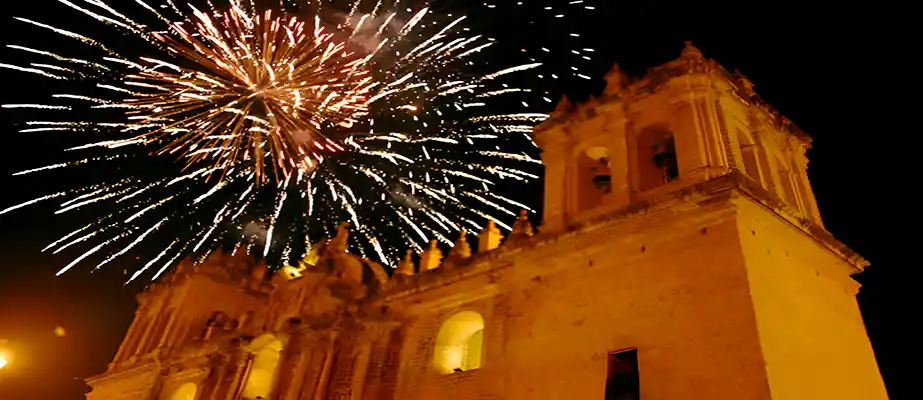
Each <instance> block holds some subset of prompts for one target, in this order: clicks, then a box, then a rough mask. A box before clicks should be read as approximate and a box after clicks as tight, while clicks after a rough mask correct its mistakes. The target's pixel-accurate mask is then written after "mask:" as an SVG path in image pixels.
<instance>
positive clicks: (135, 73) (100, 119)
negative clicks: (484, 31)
mask: <svg viewBox="0 0 923 400" xmlns="http://www.w3.org/2000/svg"><path fill="white" fill-rule="evenodd" d="M361 1H362V0H357V1H355V2H352V3H350V5H349V7H348V10H349V13H348V14H347V18H346V20H345V21H344V22H343V24H342V26H340V29H337V27H335V26H327V25H324V24H323V23H322V22H320V21H321V18H319V17H315V18H313V21H312V19H311V18H309V19H305V20H301V19H299V18H297V17H292V16H288V15H285V13H282V12H278V11H277V10H265V11H259V12H258V11H257V9H256V8H255V6H254V5H253V3H252V2H251V1H243V0H230V2H229V3H227V4H225V5H222V4H211V3H210V2H209V6H208V7H206V8H205V9H203V10H198V9H195V8H194V7H192V6H190V7H189V9H190V10H191V11H189V12H183V11H181V9H180V8H179V7H177V4H175V3H174V2H173V1H171V0H162V3H163V5H164V7H159V6H160V4H156V3H157V2H155V1H153V0H135V3H137V4H139V5H140V9H143V10H145V12H147V13H148V14H147V16H146V17H145V16H143V15H142V16H134V15H131V16H129V15H128V14H126V13H123V12H121V11H119V10H117V9H116V7H114V6H112V5H110V4H107V3H106V2H105V1H103V0H90V1H87V2H86V3H87V4H89V6H88V5H84V4H79V5H78V4H77V2H75V1H73V0H58V2H60V3H61V4H63V5H65V6H67V7H69V8H71V9H74V10H76V11H78V12H81V13H83V14H84V15H86V16H87V17H89V18H91V19H93V20H94V21H98V22H101V23H103V24H106V25H108V26H110V27H112V28H114V29H119V30H122V31H123V32H126V33H128V34H129V35H133V36H135V37H137V38H138V39H139V40H140V41H141V43H143V44H145V45H152V46H153V48H154V50H153V51H152V52H149V53H148V54H147V55H146V56H145V57H134V56H131V55H130V54H131V53H132V52H129V51H124V52H123V51H118V52H117V51H115V50H113V49H110V47H109V46H108V43H104V42H102V41H99V40H98V39H96V38H90V37H87V36H84V35H81V34H78V33H75V32H71V31H67V30H63V29H60V28H56V27H53V26H50V25H46V24H43V23H40V22H36V21H33V20H30V19H25V18H17V19H18V20H19V21H21V22H25V23H27V24H30V25H33V26H36V27H39V28H43V29H46V30H50V31H51V32H54V33H57V34H59V35H62V36H64V37H66V38H69V39H76V40H78V41H80V42H82V43H84V44H86V45H88V46H89V47H90V48H92V49H93V50H94V51H96V52H97V53H99V52H101V53H102V56H101V57H99V58H93V59H92V60H84V59H79V58H71V57H69V56H66V55H59V54H56V53H53V52H48V51H44V50H37V49H33V48H31V47H25V46H10V47H11V48H13V49H14V50H18V51H20V52H24V53H26V54H29V55H33V56H41V57H50V58H52V59H54V60H57V61H58V62H60V63H62V64H63V65H65V66H66V68H65V67H61V66H56V65H51V64H40V65H35V64H34V63H33V64H31V65H30V67H21V66H17V65H14V64H0V68H6V69H11V70H16V71H20V72H27V73H32V74H38V75H41V76H44V77H46V78H51V79H56V80H65V79H77V78H78V77H79V79H80V80H81V81H82V82H83V81H85V82H86V84H88V85H93V86H95V87H94V88H93V89H94V90H93V91H92V93H80V92H78V94H55V95H53V96H52V98H53V99H56V100H59V101H67V102H68V103H67V104H47V105H44V104H22V105H8V107H6V108H17V107H18V108H35V109H37V110H38V111H37V112H39V111H40V112H47V113H54V112H61V111H67V110H71V109H72V110H74V112H80V113H81V114H75V115H80V116H81V121H83V116H84V115H87V116H96V117H87V119H86V120H85V121H86V122H72V121H54V120H52V121H47V120H46V121H40V120H39V121H29V125H30V126H32V127H30V128H29V129H24V130H22V131H21V132H24V133H35V132H53V131H75V132H89V131H95V132H105V133H106V134H109V135H111V136H109V137H105V138H103V139H96V140H95V141H92V142H90V143H87V144H82V145H76V146H72V147H71V148H70V149H69V150H70V151H94V152H97V153H95V155H93V156H91V157H84V158H82V159H79V160H77V161H70V162H61V163H55V164H52V165H48V166H44V167H38V168H31V169H27V170H24V171H22V172H20V173H18V175H32V174H39V173H49V172H51V171H56V170H60V169H62V168H89V166H90V165H91V164H98V163H90V162H89V161H100V160H106V161H112V162H115V161H117V160H122V159H123V158H124V159H126V160H134V161H132V162H141V165H142V166H141V167H138V168H146V169H141V170H139V171H143V172H142V173H141V174H136V175H135V176H132V175H128V176H132V177H131V178H123V179H122V180H119V181H117V182H115V183H111V182H109V183H102V182H100V183H98V184H95V185H90V186H86V187H82V188H78V189H74V190H70V191H63V192H59V193H55V194H52V195H48V196H44V197H40V198H37V199H34V200H31V201H28V202H25V203H22V204H19V205H16V206H13V207H10V208H7V209H5V210H3V211H0V214H3V213H6V212H9V211H12V210H15V209H19V208H22V207H25V206H27V205H32V204H35V203H37V202H40V201H42V200H46V199H50V198H55V197H65V198H67V201H66V202H64V204H62V205H61V208H60V209H59V210H58V211H57V212H58V213H62V212H66V211H69V210H74V209H77V208H80V207H82V206H85V205H88V204H94V203H98V204H105V205H110V206H111V211H110V214H108V215H103V216H101V217H98V218H97V222H95V223H92V224H89V225H86V226H84V227H83V228H81V229H78V230H75V231H73V232H71V233H69V234H68V235H66V236H64V237H62V238H60V239H58V240H57V241H55V242H54V243H52V244H51V245H49V246H48V247H47V248H46V250H47V249H52V248H54V249H56V250H55V253H59V252H61V251H63V250H64V249H66V248H69V247H70V246H73V245H76V244H80V243H86V244H87V246H90V249H89V251H86V252H84V253H82V254H81V255H80V256H79V257H78V258H76V259H74V260H73V261H72V262H71V263H69V264H67V265H66V266H65V267H64V268H62V269H61V271H59V273H64V272H66V271H67V270H70V269H71V268H73V267H74V266H75V265H77V264H78V263H79V262H81V261H83V260H85V259H87V258H89V257H91V256H94V255H95V254H97V253H99V252H100V251H101V250H102V249H103V248H105V247H106V246H107V245H110V244H115V243H117V242H120V241H122V240H125V241H126V243H123V246H122V247H120V249H119V250H118V251H116V252H114V253H111V254H108V255H106V256H105V257H103V258H102V260H103V261H102V262H101V263H99V264H98V265H97V268H99V267H101V266H103V265H105V264H107V263H109V262H111V261H112V260H114V259H116V258H118V257H121V256H125V255H126V254H128V253H129V252H131V251H133V250H134V251H141V250H136V249H138V248H140V247H142V244H144V243H147V242H151V243H154V242H157V241H158V239H155V238H159V240H160V241H161V242H164V243H166V242H167V241H166V240H163V239H164V238H163V236H164V232H171V233H172V232H181V233H182V237H181V238H180V237H172V238H169V242H170V244H169V245H167V246H165V247H163V246H162V245H161V246H160V247H159V248H158V249H157V250H156V251H150V252H146V253H147V254H155V256H154V258H152V259H151V260H149V261H147V262H145V263H144V265H143V266H141V267H140V268H138V269H137V270H136V271H134V272H133V273H132V274H131V276H130V278H129V281H132V280H135V279H137V278H138V277H139V276H141V275H142V274H143V273H145V271H149V270H151V269H152V268H153V267H154V266H155V265H157V263H159V262H165V264H163V265H162V267H160V268H159V269H158V270H157V271H156V272H155V273H154V274H153V275H154V276H153V279H156V278H157V277H159V276H161V275H162V274H163V273H164V272H165V271H166V270H167V269H169V267H170V266H171V265H172V264H173V263H174V262H175V261H176V260H178V259H180V258H186V257H187V256H195V257H196V258H197V259H200V260H201V259H202V258H203V257H205V256H207V255H208V254H210V253H211V252H212V251H213V250H214V248H216V247H220V246H221V245H222V244H221V242H220V238H221V237H223V236H236V237H244V235H243V230H244V229H245V227H246V226H247V225H250V224H255V225H256V226H259V227H260V229H263V230H264V231H265V233H266V235H265V239H264V240H265V242H262V243H249V244H246V246H247V249H248V254H249V249H250V248H255V247H254V246H262V250H263V251H262V252H260V253H261V254H262V255H263V256H264V257H276V259H278V258H279V257H282V258H284V259H286V260H287V259H288V258H289V256H290V255H291V253H292V252H294V251H301V252H302V254H304V253H305V252H307V251H308V249H310V248H311V245H312V243H311V240H310V239H309V238H310V237H321V236H323V235H324V234H325V233H326V234H329V233H330V232H332V230H331V228H332V227H334V226H336V225H337V223H338V221H350V222H352V224H353V229H354V230H356V231H357V232H359V233H360V234H361V235H362V236H363V237H364V238H365V239H366V240H364V242H365V243H364V244H362V245H359V247H358V248H356V249H357V250H358V252H359V253H360V254H365V253H366V250H371V251H369V253H370V255H371V254H374V256H375V257H377V258H378V260H379V261H381V262H382V263H384V264H387V265H392V266H393V265H394V264H395V262H396V261H398V260H399V259H400V257H401V256H402V255H403V250H404V249H405V248H407V247H411V248H414V249H417V250H418V251H419V250H421V249H422V246H421V244H426V243H427V242H428V241H429V238H435V239H437V240H439V241H441V242H443V243H447V244H451V243H452V241H451V240H450V239H449V238H450V237H456V232H458V231H459V230H461V228H462V226H465V227H467V228H472V227H474V228H477V229H480V227H482V226H483V224H485V223H486V221H490V220H493V221H495V222H496V223H497V225H498V226H501V227H503V228H505V229H510V228H509V226H508V225H506V224H504V223H503V222H502V221H501V220H500V219H499V218H498V217H496V216H494V214H499V215H506V216H514V217H515V213H514V212H513V211H512V210H511V209H510V207H518V208H524V209H528V208H529V207H526V206H525V204H524V203H523V202H520V201H517V199H511V198H508V197H505V196H499V195H496V194H494V193H492V192H491V188H493V187H497V185H496V182H495V181H494V179H498V178H499V179H504V178H511V179H513V180H514V181H517V182H523V181H527V180H531V179H535V178H537V175H536V174H533V173H531V172H529V171H532V170H533V168H532V167H530V166H529V165H530V164H535V163H539V162H540V161H538V160H537V159H536V158H533V157H532V156H530V155H529V154H526V153H521V152H520V151H519V150H518V143H522V142H531V140H530V139H529V137H528V135H527V133H528V132H527V131H528V130H529V129H530V128H531V126H534V125H535V124H537V123H539V122H541V121H543V120H544V119H545V118H547V115H545V114H540V113H531V112H518V111H517V110H516V109H515V108H510V107H506V106H504V107H500V108H499V109H498V110H501V111H502V112H494V110H493V109H491V108H489V107H487V106H488V105H491V104H493V102H494V101H495V100H494V99H498V98H501V97H512V96H514V95H525V94H528V93H529V91H528V90H524V89H520V88H516V87H509V86H507V85H505V84H503V83H502V82H501V81H502V80H503V78H505V77H506V76H507V75H510V74H516V73H523V72H526V71H532V70H535V69H537V68H538V67H539V66H540V63H538V62H531V63H527V64H522V65H514V66H498V67H497V68H496V69H493V70H494V71H496V72H493V73H491V74H487V75H481V76H478V75H476V74H475V75H474V76H472V75H471V74H466V73H465V72H464V71H463V65H465V64H466V63H470V62H471V61H469V60H470V59H472V57H474V55H475V54H478V53H481V52H483V51H487V49H488V48H489V47H491V46H492V45H493V44H494V42H493V41H489V40H488V39H486V38H485V37H484V36H483V35H479V34H467V33H466V31H467V28H465V29H461V28H462V27H463V26H464V24H465V23H466V22H468V21H467V19H468V17H466V16H460V17H459V16H454V17H451V18H447V19H443V18H442V16H439V15H436V14H437V13H435V12H433V11H432V10H430V9H429V8H421V9H416V10H407V13H406V14H405V13H404V10H403V9H402V8H401V7H400V6H399V4H395V5H393V6H391V7H392V8H391V9H387V8H386V7H385V6H384V2H383V1H381V0H377V1H374V6H373V7H369V6H372V3H370V4H368V5H366V6H363V5H362V3H361ZM368 1H370V2H371V1H373V0H368ZM315 4H317V7H318V8H316V9H315V11H318V12H323V10H322V9H320V8H319V7H320V2H318V3H315ZM324 7H329V6H327V5H325V6H324ZM370 8H371V10H372V11H371V13H370V14H363V13H362V12H361V11H360V10H368V9H370ZM341 15H342V14H341ZM378 24H380V25H378ZM353 39H355V40H356V41H360V40H361V41H362V42H363V43H362V44H361V45H359V44H357V43H353ZM158 51H159V53H158ZM122 53H124V54H122ZM150 54H155V55H150ZM113 76H115V78H113ZM101 91H102V92H103V94H99V93H100V92H101ZM514 103H515V102H514ZM525 104H526V103H525V102H523V105H525ZM466 105H467V106H468V107H466ZM456 110H457V111H461V110H465V111H464V112H463V113H461V114H457V115H456V114H454V113H455V112H456ZM84 112H86V114H82V113H84ZM103 113H105V114H103ZM113 113H116V114H113ZM118 113H122V116H121V117H115V118H113V115H118ZM379 125H380V126H381V127H382V128H380V129H379V128H376V129H372V128H373V127H375V126H379ZM513 133H515V134H516V135H509V134H513ZM520 133H521V134H523V136H519V135H518V134H520ZM475 139H476V140H477V143H475V142H474V141H473V140H475ZM108 151H111V152H117V153H111V154H116V156H112V155H109V156H98V154H99V152H108ZM468 157H476V158H477V161H471V162H467V161H461V160H463V159H466V158H468ZM139 160H140V161H139ZM145 160H169V161H170V162H171V163H176V162H179V163H180V164H181V165H185V167H184V168H183V170H182V171H181V172H180V171H177V169H176V168H173V167H172V164H171V165H170V166H168V167H167V168H166V169H164V170H163V172H162V173H160V172H158V173H154V174H153V175H154V176H151V175H152V174H151V173H150V171H151V170H150V169H149V168H150V167H144V165H157V167H154V168H161V169H163V168H165V167H163V165H161V164H151V163H153V162H154V161H145ZM120 162H121V161H120ZM120 165H127V164H120ZM154 171H156V169H154ZM125 173H129V172H125ZM293 176H295V177H296V178H295V179H292V177H293ZM244 178H245V179H244ZM273 179H274V180H275V182H272V180H273ZM465 199H469V200H465ZM283 208H284V209H285V210H290V208H291V209H295V208H298V209H300V210H301V211H299V212H295V213H292V212H290V211H286V212H285V213H283V212H282V210H283ZM289 214H293V215H298V216H300V217H298V218H300V219H298V220H291V219H289V218H290V217H288V216H287V215H289ZM203 222H204V223H203ZM226 226H230V227H231V228H230V229H231V230H232V231H233V230H235V229H236V230H237V234H236V235H225V233H226V232H223V230H224V229H226V228H224V227H226ZM190 228H191V229H190ZM295 228H298V229H297V231H298V232H302V231H303V232H302V233H303V235H301V234H291V233H289V232H295V231H296V229H295ZM219 230H221V231H222V232H219ZM136 232H142V233H141V234H138V235H137V236H135V235H136ZM281 232H285V234H282V233H281ZM129 236H133V237H134V239H131V240H130V241H129V240H128V239H126V238H128V237H129ZM395 238H398V239H395ZM97 240H98V241H99V242H97V243H91V242H95V241H97ZM260 240H263V239H260ZM65 242H66V243H65ZM62 243H65V244H64V245H63V246H62V245H61V244H62ZM181 243H182V246H180V244H181ZM274 243H278V244H279V246H275V245H274ZM236 248H237V246H235V249H236ZM273 249H278V250H273ZM200 250H201V251H200Z"/></svg>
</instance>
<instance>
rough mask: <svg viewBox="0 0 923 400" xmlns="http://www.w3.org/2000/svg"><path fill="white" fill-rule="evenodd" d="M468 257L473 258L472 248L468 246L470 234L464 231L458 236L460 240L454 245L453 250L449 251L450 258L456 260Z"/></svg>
mask: <svg viewBox="0 0 923 400" xmlns="http://www.w3.org/2000/svg"><path fill="white" fill-rule="evenodd" d="M468 257H471V246H470V245H469V244H468V232H465V230H464V229H462V230H461V231H460V232H459V234H458V240H456V241H455V244H454V245H452V250H449V258H450V259H453V260H455V259H459V258H468Z"/></svg>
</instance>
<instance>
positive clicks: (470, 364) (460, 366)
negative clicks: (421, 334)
mask: <svg viewBox="0 0 923 400" xmlns="http://www.w3.org/2000/svg"><path fill="white" fill-rule="evenodd" d="M483 342H484V318H483V317H481V315H480V314H478V313H476V312H474V311H462V312H460V313H458V314H455V315H454V316H452V318H449V320H448V321H446V322H445V324H443V325H442V328H440V329H439V335H438V336H437V337H436V351H435V357H434V360H433V361H434V363H435V366H436V369H437V370H439V372H442V373H445V374H451V373H453V372H458V371H468V370H472V369H477V368H480V367H481V353H482V350H483Z"/></svg>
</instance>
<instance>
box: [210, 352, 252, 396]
mask: <svg viewBox="0 0 923 400" xmlns="http://www.w3.org/2000/svg"><path fill="white" fill-rule="evenodd" d="M252 363H253V354H251V353H249V352H246V351H244V350H242V349H234V350H233V354H232V355H231V358H230V360H229V361H228V363H227V367H226V369H225V371H224V373H223V374H222V375H221V377H220V378H219V379H218V383H217V386H216V390H215V392H214V394H212V396H211V398H205V397H202V399H203V400H237V399H239V398H240V394H241V393H242V392H243V390H244V384H245V383H246V380H247V376H248V375H249V373H250V365H251V364H252Z"/></svg>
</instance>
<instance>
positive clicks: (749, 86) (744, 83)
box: [734, 69, 756, 96]
mask: <svg viewBox="0 0 923 400" xmlns="http://www.w3.org/2000/svg"><path fill="white" fill-rule="evenodd" d="M734 78H736V79H737V83H739V84H740V86H741V87H742V88H743V90H744V92H745V93H747V95H749V96H753V95H754V94H755V93H754V92H753V86H756V85H754V84H753V82H751V81H750V80H749V79H747V77H746V76H744V74H742V73H741V72H740V70H738V69H735V70H734Z"/></svg>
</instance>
